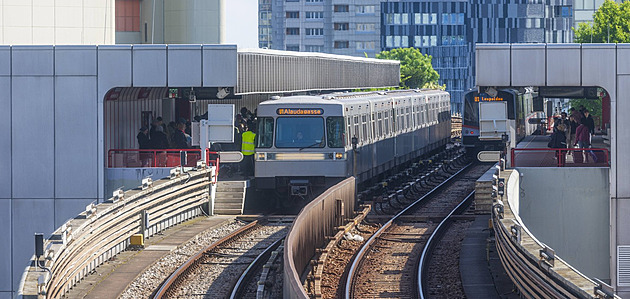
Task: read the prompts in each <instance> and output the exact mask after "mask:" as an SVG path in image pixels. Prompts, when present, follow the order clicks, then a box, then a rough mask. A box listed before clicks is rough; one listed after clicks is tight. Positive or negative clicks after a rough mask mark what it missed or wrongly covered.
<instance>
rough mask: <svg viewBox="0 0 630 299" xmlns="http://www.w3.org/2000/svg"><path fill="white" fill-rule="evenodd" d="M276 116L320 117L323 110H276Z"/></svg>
mask: <svg viewBox="0 0 630 299" xmlns="http://www.w3.org/2000/svg"><path fill="white" fill-rule="evenodd" d="M276 113H277V114H278V115H322V114H324V109H320V108H311V109H305V108H278V109H277V110H276Z"/></svg>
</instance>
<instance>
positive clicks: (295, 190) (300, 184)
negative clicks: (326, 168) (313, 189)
mask: <svg viewBox="0 0 630 299" xmlns="http://www.w3.org/2000/svg"><path fill="white" fill-rule="evenodd" d="M310 185H311V183H310V182H309V181H308V180H290V181H289V192H290V194H291V195H292V196H306V195H308V189H309V187H310Z"/></svg>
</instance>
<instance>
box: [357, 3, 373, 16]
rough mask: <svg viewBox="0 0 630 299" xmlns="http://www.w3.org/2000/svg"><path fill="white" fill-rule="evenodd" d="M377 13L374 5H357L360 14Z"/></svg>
mask: <svg viewBox="0 0 630 299" xmlns="http://www.w3.org/2000/svg"><path fill="white" fill-rule="evenodd" d="M374 12H375V6H374V5H357V13H360V14H373V13H374Z"/></svg>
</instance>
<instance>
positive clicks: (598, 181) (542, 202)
mask: <svg viewBox="0 0 630 299" xmlns="http://www.w3.org/2000/svg"><path fill="white" fill-rule="evenodd" d="M518 171H519V172H520V173H522V174H523V176H522V177H521V178H520V182H521V185H520V186H521V189H520V190H522V191H521V192H520V194H521V197H520V205H519V206H520V211H519V212H520V216H521V218H522V220H523V222H524V223H525V225H526V226H527V228H528V229H529V230H530V231H531V232H532V233H533V234H534V235H535V236H536V238H538V240H540V241H541V242H543V243H545V244H547V245H549V246H550V247H552V248H553V249H554V250H555V251H556V254H557V255H558V256H561V257H562V259H563V260H565V261H567V262H568V263H569V264H571V265H572V266H574V267H575V268H577V269H579V270H580V272H582V273H584V274H585V275H587V276H589V277H599V278H603V279H607V278H609V276H610V274H609V269H610V268H609V257H608V254H607V253H608V252H609V248H610V238H609V233H608V232H609V206H610V205H609V201H610V199H609V194H608V190H607V188H602V186H607V185H608V184H609V181H608V172H609V170H608V169H607V168H604V167H602V168H590V167H584V168H579V169H575V168H573V169H571V168H561V167H532V168H518ZM550 182H551V183H550ZM541 186H544V188H541ZM567 186H571V188H567ZM550 199H552V200H550ZM578 245H579V246H578ZM586 257H588V258H586Z"/></svg>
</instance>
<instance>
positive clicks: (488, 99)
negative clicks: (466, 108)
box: [475, 96, 503, 102]
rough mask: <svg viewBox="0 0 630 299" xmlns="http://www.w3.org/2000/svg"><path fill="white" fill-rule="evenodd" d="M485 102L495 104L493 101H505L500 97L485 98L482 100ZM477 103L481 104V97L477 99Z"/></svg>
mask: <svg viewBox="0 0 630 299" xmlns="http://www.w3.org/2000/svg"><path fill="white" fill-rule="evenodd" d="M481 100H482V101H483V102H493V101H503V98H499V97H483V98H481ZM475 102H479V96H476V97H475Z"/></svg>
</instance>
